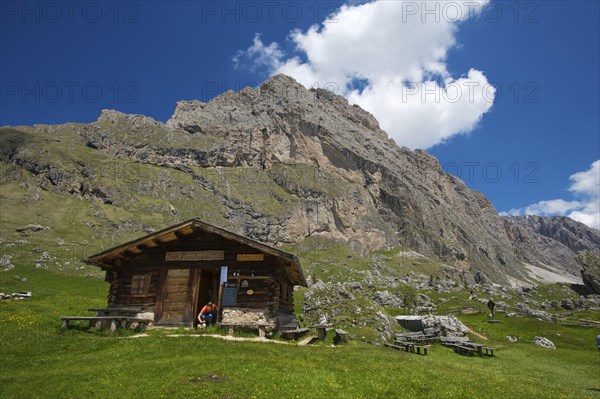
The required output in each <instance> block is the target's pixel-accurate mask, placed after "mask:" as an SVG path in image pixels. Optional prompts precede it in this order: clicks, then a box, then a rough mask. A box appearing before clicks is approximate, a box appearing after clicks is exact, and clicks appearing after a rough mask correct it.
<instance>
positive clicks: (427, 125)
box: [0, 1, 600, 227]
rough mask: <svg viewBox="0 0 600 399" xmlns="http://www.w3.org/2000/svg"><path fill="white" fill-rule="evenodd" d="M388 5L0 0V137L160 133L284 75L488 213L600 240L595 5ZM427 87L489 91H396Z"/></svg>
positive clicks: (599, 61)
mask: <svg viewBox="0 0 600 399" xmlns="http://www.w3.org/2000/svg"><path fill="white" fill-rule="evenodd" d="M386 3H388V4H387V5H385V4H384V5H380V4H378V5H372V4H368V2H359V1H354V2H349V3H347V5H346V6H345V8H344V9H343V10H341V11H340V10H339V7H341V6H342V5H343V4H344V3H342V2H311V1H306V2H279V1H272V2H235V1H229V2H213V1H205V2H203V3H200V2H176V1H175V2H173V1H170V2H161V1H149V2H134V1H120V2H115V1H95V2H93V1H91V2H86V1H80V2H60V1H59V2H43V1H26V2H23V1H2V2H1V3H0V83H1V87H0V89H1V93H0V125H30V124H34V123H64V122H68V121H76V122H90V121H93V120H95V119H96V118H97V116H98V115H99V113H100V110H101V109H104V108H114V109H117V110H119V111H122V112H126V113H140V114H144V115H148V116H151V117H153V118H155V119H157V120H161V121H166V120H167V119H168V118H169V117H170V115H171V113H172V112H173V109H174V107H175V103H176V101H178V100H182V99H186V100H187V99H199V100H203V101H207V100H209V99H210V98H212V97H214V96H215V95H216V94H218V93H220V92H222V91H224V90H227V89H239V88H241V87H243V86H246V85H252V86H256V85H257V84H259V83H260V82H262V81H263V80H264V79H266V78H267V77H268V76H269V75H270V74H273V73H276V72H280V71H285V72H289V73H291V74H292V75H293V76H294V75H295V76H294V77H296V78H297V79H298V80H299V81H301V82H302V83H304V84H306V85H310V84H311V83H308V82H314V83H316V84H318V85H320V86H324V85H325V84H326V83H327V82H329V81H335V82H337V87H338V89H337V91H338V92H339V94H343V95H346V96H347V97H348V98H349V99H350V100H351V101H352V102H356V103H358V104H360V105H361V106H363V107H364V108H367V109H368V108H369V107H372V108H373V109H369V110H370V111H371V112H373V113H374V114H375V115H376V116H377V117H378V118H379V119H380V122H381V123H382V126H384V127H386V130H387V131H388V133H390V135H391V136H392V137H394V138H395V140H396V141H397V142H398V143H399V144H400V145H408V146H409V147H426V148H428V151H429V152H431V153H432V154H433V155H435V156H436V157H437V158H438V159H439V160H440V163H441V165H442V166H443V168H444V169H445V170H446V171H448V172H450V173H454V174H458V175H460V177H462V178H463V179H464V180H465V181H466V183H467V184H468V185H469V186H470V187H472V188H474V189H477V190H480V191H482V192H483V193H484V194H485V195H486V196H487V197H488V198H489V199H490V200H491V201H492V203H493V204H494V206H495V207H496V209H498V211H504V212H512V213H513V214H527V213H539V214H566V215H571V216H573V217H574V218H576V219H578V220H581V221H583V222H586V223H587V224H589V225H592V226H595V227H598V223H600V222H599V221H598V219H599V218H598V208H597V203H598V198H599V195H598V190H599V188H598V179H599V178H598V174H600V163H596V164H595V162H597V161H598V159H599V158H600V117H599V110H600V77H599V75H600V73H599V71H600V42H599V40H600V39H599V38H600V27H599V25H600V22H599V21H600V7H599V4H600V3H599V2H597V1H571V2H567V1H522V2H513V1H504V2H498V1H492V2H491V3H484V4H482V5H481V8H480V9H478V10H477V12H476V14H474V15H471V17H468V18H467V17H466V16H465V15H463V16H462V19H461V18H459V17H457V16H456V14H455V12H456V10H457V9H456V8H452V6H447V3H439V8H437V9H436V8H435V3H434V2H428V4H429V7H430V8H429V10H430V11H431V10H433V12H432V13H429V14H427V10H425V9H423V8H421V7H422V6H421V5H422V4H423V3H422V2H405V3H403V4H402V8H398V7H396V8H395V9H393V7H392V6H390V4H391V3H399V2H391V1H387V2H386ZM454 3H455V4H459V6H464V3H465V2H454ZM461 3H462V4H461ZM467 3H468V2H467ZM431 4H433V6H432V5H431ZM386 7H387V8H386ZM444 7H445V8H444ZM394 10H396V11H394ZM399 10H400V11H401V13H400V14H398V15H395V14H393V13H394V12H397V11H399ZM463 11H464V9H463ZM332 13H333V15H334V16H333V17H330V20H327V21H326V19H327V17H328V16H330V15H332ZM353 18H354V19H353ZM435 18H438V19H439V21H435ZM312 25H316V28H315V29H313V30H312V31H310V30H309V29H310V27H311V26H312ZM361 29H362V30H361ZM293 32H296V33H295V35H294V34H293ZM257 34H259V35H258V36H257ZM378 34H380V36H377V35H378ZM390 54H391V55H390ZM234 58H235V59H236V61H237V62H234V60H233V59H234ZM369 60H370V61H373V60H376V61H377V62H368V61H369ZM311 79H312V80H311ZM356 81H360V82H361V83H362V85H358V86H353V85H352V82H356ZM348 82H350V83H348ZM399 82H400V83H399ZM406 82H411V84H412V86H406V85H405V83H406ZM426 82H429V83H432V84H435V83H436V82H437V84H439V86H438V87H437V88H438V89H440V87H443V84H444V83H443V82H446V84H448V83H450V84H451V85H452V84H456V85H460V84H463V83H465V82H466V83H468V82H471V83H473V82H475V83H478V84H479V86H478V87H483V86H482V85H485V84H489V85H493V87H495V91H494V89H491V91H488V92H487V96H483V97H482V94H481V90H479V91H477V94H476V98H475V99H474V100H473V101H466V100H464V98H465V97H466V95H465V92H464V91H463V93H462V97H461V98H460V100H461V101H459V102H458V103H457V104H443V101H442V103H441V104H434V103H432V101H431V98H432V96H429V97H426V98H425V100H423V97H421V96H420V95H419V93H413V92H406V91H405V92H404V93H403V94H401V93H400V91H402V90H407V89H406V88H407V87H423V88H424V87H426V86H425V84H426ZM398 84H399V86H398ZM345 85H346V86H345ZM394 85H395V86H394ZM419 85H421V86H419ZM365 87H366V88H365ZM390 87H393V88H394V89H393V90H392V89H389V88H390ZM490 87H492V86H490ZM463 89H464V86H463ZM407 94H408V97H407ZM421 94H422V93H421ZM477 95H479V97H477ZM403 96H404V97H403ZM433 97H435V96H433ZM484 97H485V98H484ZM405 100H406V101H405ZM463 100H464V101H463ZM409 106H410V107H409ZM592 165H594V166H592ZM578 172H580V174H578V175H575V174H576V173H578ZM572 176H573V177H572Z"/></svg>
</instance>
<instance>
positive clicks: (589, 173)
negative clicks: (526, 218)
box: [500, 160, 600, 230]
mask: <svg viewBox="0 0 600 399" xmlns="http://www.w3.org/2000/svg"><path fill="white" fill-rule="evenodd" d="M569 179H570V180H571V182H572V183H571V186H570V187H569V191H570V192H572V193H573V194H574V196H575V198H576V199H575V200H572V201H565V200H562V199H554V200H549V201H540V202H538V203H536V204H532V205H529V206H526V207H524V208H515V209H511V210H510V211H508V212H501V213H500V215H503V216H506V215H511V216H522V215H541V216H548V215H562V216H568V217H570V218H571V219H574V220H577V221H578V222H581V223H583V224H585V225H588V226H590V227H593V228H595V229H599V230H600V160H598V161H596V162H594V163H592V165H591V166H590V168H589V169H588V170H586V171H584V172H577V173H575V174H573V175H571V176H570V177H569Z"/></svg>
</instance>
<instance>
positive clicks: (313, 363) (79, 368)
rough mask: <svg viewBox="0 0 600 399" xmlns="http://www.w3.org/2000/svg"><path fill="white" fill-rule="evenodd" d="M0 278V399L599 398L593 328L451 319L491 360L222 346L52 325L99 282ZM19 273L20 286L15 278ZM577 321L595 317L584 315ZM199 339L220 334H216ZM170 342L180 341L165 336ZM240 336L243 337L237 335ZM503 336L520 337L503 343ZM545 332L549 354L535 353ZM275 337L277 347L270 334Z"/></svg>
mask: <svg viewBox="0 0 600 399" xmlns="http://www.w3.org/2000/svg"><path fill="white" fill-rule="evenodd" d="M16 266H17V267H16V268H15V269H13V270H11V271H7V272H2V273H1V274H0V292H8V293H11V292H16V291H23V290H28V291H32V292H33V297H32V298H31V299H28V300H3V301H0V354H1V357H0V398H4V399H10V398H223V399H225V398H228V399H233V398H494V399H495V398H577V399H582V398H600V352H599V351H598V350H597V349H596V347H595V336H596V335H597V334H598V333H600V330H599V329H597V328H584V327H566V326H561V325H555V324H553V323H550V322H542V321H538V320H535V319H525V318H510V319H509V318H506V317H504V315H502V314H500V315H499V316H498V318H499V319H501V320H502V321H503V322H502V323H501V324H497V325H490V324H488V323H487V322H486V320H485V315H483V314H475V315H464V316H460V317H461V319H462V320H463V322H465V323H466V324H467V325H469V326H470V327H471V328H472V329H473V331H475V332H477V333H478V334H479V335H482V336H486V337H487V338H488V339H487V341H483V340H482V338H479V337H475V336H474V337H472V338H473V340H477V341H480V342H485V343H486V344H487V345H488V346H493V347H494V348H496V351H495V356H494V357H483V358H479V357H464V356H460V355H457V354H455V353H454V352H452V351H451V350H450V349H448V348H445V347H443V346H440V345H433V346H432V348H431V349H430V351H429V355H428V356H418V355H415V354H410V353H404V352H398V351H394V350H392V349H388V348H382V347H378V346H373V345H369V344H366V343H363V342H360V340H359V339H355V340H351V341H350V342H348V343H347V344H343V345H340V346H337V347H335V346H333V344H332V336H331V335H332V334H331V333H330V334H329V335H328V337H327V339H326V341H325V342H324V343H319V344H317V345H312V346H297V345H295V344H293V343H261V342H232V341H225V340H221V339H218V338H213V337H209V336H206V335H204V334H205V333H206V332H207V331H203V332H202V333H201V332H199V331H189V330H184V329H177V330H165V329H151V330H148V331H144V332H143V333H145V334H147V335H146V336H143V337H137V338H136V337H135V336H136V335H139V333H140V332H138V331H119V332H117V333H110V332H109V331H88V330H87V329H86V328H84V327H83V326H82V327H77V326H75V327H74V328H72V329H69V330H68V331H64V330H61V329H60V320H59V316H61V315H82V314H85V313H86V309H87V308H90V307H102V306H105V304H106V303H105V298H106V290H107V285H106V283H104V282H103V281H102V279H99V278H90V277H89V276H88V277H82V276H75V275H66V274H62V273H57V272H54V271H47V270H40V269H36V268H34V267H30V266H26V265H19V264H17V265H16ZM16 274H18V275H20V276H26V277H27V279H28V280H27V282H22V281H19V280H16V279H14V278H13V276H14V275H16ZM585 316H586V317H593V318H596V319H597V318H598V315H593V314H587V315H585ZM208 332H211V333H214V334H223V332H222V331H220V330H218V329H217V328H216V327H214V328H211V329H210V330H209V331H208ZM170 335H178V336H177V337H173V336H170ZM242 335H244V336H248V335H249V334H247V333H246V334H243V333H242ZM506 335H513V336H519V337H521V341H520V342H518V343H516V344H511V343H510V342H509V341H508V340H507V339H506ZM535 335H543V336H545V337H548V338H550V339H551V340H552V341H553V342H554V343H555V344H556V346H557V349H556V350H550V349H544V348H540V347H536V346H534V345H533V344H532V343H531V340H532V339H533V336H535ZM274 341H278V342H280V341H279V340H277V339H274Z"/></svg>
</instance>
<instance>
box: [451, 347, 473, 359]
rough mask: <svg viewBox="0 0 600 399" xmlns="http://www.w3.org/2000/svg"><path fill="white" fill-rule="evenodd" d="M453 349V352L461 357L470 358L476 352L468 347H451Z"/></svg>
mask: <svg viewBox="0 0 600 399" xmlns="http://www.w3.org/2000/svg"><path fill="white" fill-rule="evenodd" d="M453 347H454V352H456V353H458V354H461V355H466V356H472V355H473V354H474V353H475V352H477V349H475V348H471V347H469V346H463V345H453Z"/></svg>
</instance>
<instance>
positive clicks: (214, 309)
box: [200, 303, 217, 316]
mask: <svg viewBox="0 0 600 399" xmlns="http://www.w3.org/2000/svg"><path fill="white" fill-rule="evenodd" d="M216 312H217V307H216V305H215V304H214V303H213V304H212V306H211V307H208V305H205V306H204V307H203V308H202V310H201V311H200V315H201V316H202V315H203V314H204V313H216Z"/></svg>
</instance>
